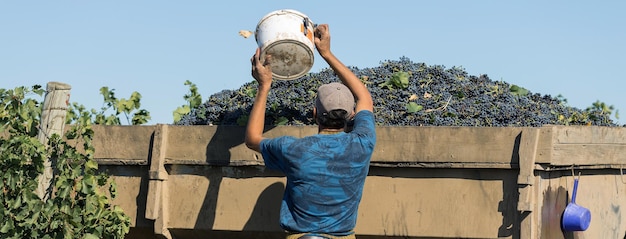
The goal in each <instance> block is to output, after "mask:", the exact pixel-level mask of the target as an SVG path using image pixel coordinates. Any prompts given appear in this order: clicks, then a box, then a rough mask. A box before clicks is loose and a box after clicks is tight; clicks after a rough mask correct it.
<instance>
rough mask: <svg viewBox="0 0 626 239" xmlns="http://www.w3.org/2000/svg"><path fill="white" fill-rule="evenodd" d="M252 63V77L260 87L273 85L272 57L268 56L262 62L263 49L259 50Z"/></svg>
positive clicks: (251, 60)
mask: <svg viewBox="0 0 626 239" xmlns="http://www.w3.org/2000/svg"><path fill="white" fill-rule="evenodd" d="M250 62H251V63H252V77H254V79H255V80H256V81H257V82H259V87H261V86H270V85H271V84H272V66H271V65H270V62H271V56H270V55H266V56H265V60H264V61H261V49H259V48H257V49H256V53H254V56H252V59H250Z"/></svg>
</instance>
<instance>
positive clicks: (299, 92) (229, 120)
mask: <svg viewBox="0 0 626 239" xmlns="http://www.w3.org/2000/svg"><path fill="white" fill-rule="evenodd" d="M350 69H351V70H352V71H353V72H354V73H355V74H356V75H357V77H359V78H360V79H361V81H363V82H364V83H365V85H366V86H367V87H368V89H369V90H370V92H371V94H372V98H373V99H374V113H375V116H376V123H377V125H379V126H483V127H505V126H515V127H538V126H542V125H546V124H552V125H596V126H617V125H616V124H615V123H614V122H613V121H612V119H611V118H610V114H611V113H610V112H608V113H607V112H606V111H603V110H601V109H593V108H588V109H585V110H581V109H577V108H574V107H569V106H567V104H566V101H565V100H564V99H562V98H559V97H552V96H550V95H541V94H536V93H532V92H530V91H528V90H526V89H524V88H522V87H519V86H516V85H512V84H509V83H506V82H504V81H493V80H491V79H489V77H488V76H487V75H479V76H473V75H469V74H468V73H467V72H466V71H465V70H464V69H462V68H459V67H452V68H448V69H446V68H445V67H443V66H440V65H434V66H427V65H425V64H424V63H413V62H412V61H411V60H409V59H408V58H406V57H401V58H400V59H399V60H388V61H385V62H381V64H380V66H378V67H372V68H364V69H359V68H356V67H350ZM398 73H402V74H404V76H405V77H404V79H405V82H404V83H405V84H401V83H400V82H399V81H395V84H394V82H393V81H392V80H393V79H396V80H397V79H398V78H397V77H396V78H394V77H393V76H394V74H395V75H398ZM407 76H408V77H407ZM406 79H408V82H406ZM251 80H252V79H251ZM336 81H339V79H338V78H337V76H336V75H335V74H334V73H333V71H332V70H331V69H328V68H327V69H323V70H321V71H320V72H317V73H309V74H308V75H306V76H303V77H301V78H299V79H296V80H290V81H280V80H275V81H274V82H273V83H272V90H271V91H270V94H269V96H268V103H267V114H266V120H265V123H266V124H267V125H314V124H315V121H314V120H313V110H312V107H313V102H314V100H315V94H316V90H317V87H319V86H320V85H321V84H325V83H330V82H336ZM256 86H257V84H256V82H255V81H254V80H252V81H251V82H249V83H246V84H244V85H243V86H241V87H240V88H239V89H236V90H223V91H221V92H218V93H216V94H213V95H211V96H210V97H209V99H208V100H207V101H206V102H205V103H203V104H202V105H200V106H199V107H197V108H194V109H192V111H191V112H190V113H189V114H187V115H185V116H184V117H183V118H182V119H181V120H180V121H179V122H177V124H179V125H207V124H212V125H245V124H246V122H247V119H248V113H249V112H250V109H251V107H252V103H253V101H254V96H255V94H256Z"/></svg>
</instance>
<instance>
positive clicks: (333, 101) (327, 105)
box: [315, 82, 354, 118]
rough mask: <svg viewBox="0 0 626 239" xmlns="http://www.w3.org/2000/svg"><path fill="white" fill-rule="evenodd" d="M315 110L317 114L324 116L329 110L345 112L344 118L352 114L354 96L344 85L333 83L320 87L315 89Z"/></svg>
mask: <svg viewBox="0 0 626 239" xmlns="http://www.w3.org/2000/svg"><path fill="white" fill-rule="evenodd" d="M315 108H316V109H317V112H318V114H324V113H327V112H329V111H331V110H345V111H346V112H348V114H347V115H346V118H348V117H350V115H351V114H352V113H353V112H354V96H353V95H352V92H351V91H350V89H348V87H346V86H345V85H344V84H341V83H338V82H333V83H329V84H324V85H321V86H320V87H319V88H317V100H315Z"/></svg>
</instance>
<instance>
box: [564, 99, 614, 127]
mask: <svg viewBox="0 0 626 239" xmlns="http://www.w3.org/2000/svg"><path fill="white" fill-rule="evenodd" d="M557 99H558V100H559V102H561V104H564V105H566V104H567V99H565V98H564V97H563V96H562V95H558V96H557ZM613 110H615V107H614V106H613V105H607V104H606V103H604V102H601V101H599V100H598V101H596V102H594V103H592V104H591V106H589V107H587V108H586V109H585V110H583V111H581V112H573V113H571V114H569V115H563V114H559V115H558V116H557V117H558V122H559V123H561V124H563V125H571V124H580V123H581V122H584V123H586V124H587V125H597V124H608V123H610V122H609V121H610V116H611V115H614V116H615V118H616V119H619V112H618V111H617V110H616V111H615V113H614V112H613Z"/></svg>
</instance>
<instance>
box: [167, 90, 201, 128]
mask: <svg viewBox="0 0 626 239" xmlns="http://www.w3.org/2000/svg"><path fill="white" fill-rule="evenodd" d="M185 85H187V86H189V93H188V94H185V96H183V98H184V99H185V101H187V103H188V104H186V105H182V106H180V107H178V108H176V110H174V112H173V113H172V114H173V116H174V123H177V122H178V121H180V119H182V117H183V116H184V115H186V114H189V112H191V109H194V108H197V107H198V106H200V104H202V95H200V93H198V86H196V84H194V83H192V82H191V81H185Z"/></svg>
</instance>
